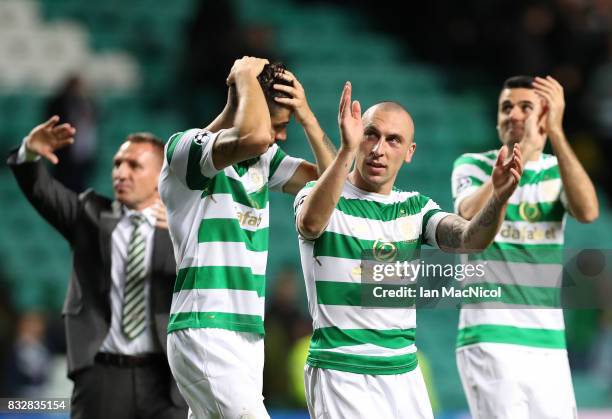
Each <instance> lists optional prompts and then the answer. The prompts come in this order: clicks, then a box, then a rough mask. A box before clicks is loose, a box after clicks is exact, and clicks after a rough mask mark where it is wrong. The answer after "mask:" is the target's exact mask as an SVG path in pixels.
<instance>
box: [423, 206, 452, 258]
mask: <svg viewBox="0 0 612 419" xmlns="http://www.w3.org/2000/svg"><path fill="white" fill-rule="evenodd" d="M422 211H423V213H424V215H423V227H422V228H423V231H422V232H421V234H422V237H423V239H424V240H423V241H424V242H425V243H427V244H428V245H430V246H432V247H435V248H439V247H440V246H439V245H438V240H437V239H436V231H437V230H438V224H440V221H442V219H443V218H445V217H447V216H449V215H451V214H450V213H448V212H444V211H442V210H441V209H440V206H439V205H438V204H437V203H436V202H435V201H434V200H433V199H429V201H427V203H426V204H425V207H423V210H422Z"/></svg>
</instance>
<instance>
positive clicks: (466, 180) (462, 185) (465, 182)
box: [457, 176, 472, 194]
mask: <svg viewBox="0 0 612 419" xmlns="http://www.w3.org/2000/svg"><path fill="white" fill-rule="evenodd" d="M470 186H472V178H470V177H469V176H463V177H461V178H459V180H458V181H457V193H458V194H460V193H461V192H463V191H465V190H466V189H467V188H469V187H470Z"/></svg>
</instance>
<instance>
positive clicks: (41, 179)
mask: <svg viewBox="0 0 612 419" xmlns="http://www.w3.org/2000/svg"><path fill="white" fill-rule="evenodd" d="M58 122H59V117H58V116H53V117H51V118H50V119H49V120H48V121H46V122H44V123H42V124H40V125H37V126H36V127H34V128H33V129H32V131H30V133H29V134H28V136H27V137H26V138H25V139H24V141H23V144H22V145H21V147H20V149H19V151H16V152H13V153H12V154H11V155H10V156H9V159H8V164H9V167H10V168H11V170H12V171H13V174H14V175H15V178H16V179H17V183H18V184H19V187H20V188H21V190H22V192H23V193H24V195H25V196H26V198H27V199H28V201H30V203H31V204H32V206H33V207H34V208H36V210H37V211H38V213H39V214H40V215H41V216H42V217H43V218H44V219H45V220H47V222H48V223H49V224H51V225H52V226H53V227H55V228H56V229H57V230H58V231H59V232H60V233H61V234H62V235H63V236H64V237H65V238H66V239H67V240H68V241H69V242H71V241H72V232H73V228H74V225H75V221H76V217H77V213H78V195H77V194H76V193H75V192H74V191H72V190H70V189H68V188H66V187H65V186H64V185H62V184H61V183H60V182H58V181H57V180H55V179H53V178H52V177H51V175H50V174H49V172H48V171H47V169H46V168H45V165H44V164H43V162H42V161H40V158H39V156H42V157H44V158H45V159H47V160H49V161H50V162H51V163H53V164H57V163H58V162H59V160H58V158H57V156H56V155H55V152H56V151H57V150H58V149H60V148H62V147H64V146H66V145H68V144H72V143H73V142H74V138H73V137H74V134H75V132H76V130H75V129H74V128H73V127H72V126H71V125H70V124H61V125H58Z"/></svg>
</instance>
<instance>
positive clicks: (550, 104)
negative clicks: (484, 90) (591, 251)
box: [533, 76, 599, 223]
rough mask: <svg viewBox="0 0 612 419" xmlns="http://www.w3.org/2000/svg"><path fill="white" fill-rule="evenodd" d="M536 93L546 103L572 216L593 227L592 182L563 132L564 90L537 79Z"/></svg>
mask: <svg viewBox="0 0 612 419" xmlns="http://www.w3.org/2000/svg"><path fill="white" fill-rule="evenodd" d="M533 85H534V88H535V90H536V92H537V93H538V94H539V95H540V96H541V97H542V98H543V99H544V101H545V102H546V112H547V120H546V131H547V134H548V138H549V139H550V143H551V145H552V148H553V151H554V153H555V156H557V161H558V162H559V172H560V173H561V181H562V183H563V189H564V190H565V193H566V195H567V201H568V206H569V212H570V214H571V215H573V216H574V217H575V218H576V220H578V221H580V222H581V223H591V222H593V221H595V220H596V219H597V217H599V201H598V200H597V194H596V193H595V187H594V186H593V182H591V179H590V178H589V175H588V174H587V172H586V171H585V170H584V167H582V164H580V161H579V160H578V158H577V157H576V154H574V151H573V150H572V147H571V146H570V145H569V143H568V141H567V138H566V137H565V133H564V132H563V112H564V110H565V99H564V97H563V87H562V86H561V85H560V84H559V82H557V81H556V80H555V79H553V78H552V77H550V76H547V77H546V78H541V77H536V78H535V81H534V84H533Z"/></svg>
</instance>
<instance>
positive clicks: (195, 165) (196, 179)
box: [185, 140, 210, 191]
mask: <svg viewBox="0 0 612 419" xmlns="http://www.w3.org/2000/svg"><path fill="white" fill-rule="evenodd" d="M201 159H202V145H201V144H198V143H196V142H195V140H192V141H191V145H190V146H189V157H188V158H187V177H186V179H185V182H186V183H187V187H188V188H189V189H193V190H196V191H197V190H202V189H204V188H206V185H207V184H208V181H209V180H210V179H209V178H207V177H206V176H204V175H203V174H202V169H201V167H200V160H201Z"/></svg>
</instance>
